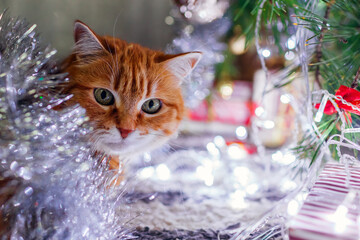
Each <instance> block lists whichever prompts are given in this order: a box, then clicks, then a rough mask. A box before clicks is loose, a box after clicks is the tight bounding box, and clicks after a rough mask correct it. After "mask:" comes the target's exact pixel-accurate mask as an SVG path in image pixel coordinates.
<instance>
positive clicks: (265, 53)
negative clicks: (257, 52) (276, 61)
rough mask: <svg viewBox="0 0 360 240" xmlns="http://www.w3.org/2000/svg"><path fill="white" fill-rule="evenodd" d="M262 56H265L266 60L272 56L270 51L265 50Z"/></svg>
mask: <svg viewBox="0 0 360 240" xmlns="http://www.w3.org/2000/svg"><path fill="white" fill-rule="evenodd" d="M261 54H262V55H263V56H264V58H268V57H270V56H271V52H270V50H269V49H264V50H262V51H261Z"/></svg>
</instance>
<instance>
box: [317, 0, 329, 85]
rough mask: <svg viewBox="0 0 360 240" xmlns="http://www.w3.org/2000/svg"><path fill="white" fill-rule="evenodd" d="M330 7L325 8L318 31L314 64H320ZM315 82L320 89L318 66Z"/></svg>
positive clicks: (318, 66) (318, 67)
mask: <svg viewBox="0 0 360 240" xmlns="http://www.w3.org/2000/svg"><path fill="white" fill-rule="evenodd" d="M330 7H331V4H330V3H328V4H327V7H326V11H325V15H324V21H323V23H322V28H321V30H320V36H319V43H318V45H317V46H316V50H315V51H316V62H320V61H321V58H322V51H321V47H322V42H323V39H324V32H325V30H327V26H326V24H327V21H326V20H327V19H328V17H329V13H330ZM315 81H316V83H317V84H318V86H319V87H320V88H322V85H321V82H320V65H317V66H316V69H315Z"/></svg>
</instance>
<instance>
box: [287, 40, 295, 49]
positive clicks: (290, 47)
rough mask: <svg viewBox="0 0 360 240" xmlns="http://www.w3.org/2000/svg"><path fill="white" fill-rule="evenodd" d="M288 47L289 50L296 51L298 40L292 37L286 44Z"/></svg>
mask: <svg viewBox="0 0 360 240" xmlns="http://www.w3.org/2000/svg"><path fill="white" fill-rule="evenodd" d="M286 47H287V48H288V49H294V48H295V47H296V39H295V37H290V38H289V39H288V40H287V42H286Z"/></svg>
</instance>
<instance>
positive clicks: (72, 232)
mask: <svg viewBox="0 0 360 240" xmlns="http://www.w3.org/2000/svg"><path fill="white" fill-rule="evenodd" d="M35 28H36V26H35V25H29V24H28V23H27V22H25V21H24V20H19V19H13V18H10V17H8V16H7V14H5V13H3V14H2V15H1V16H0V59H1V60H0V162H1V164H0V204H2V205H1V209H0V211H1V214H0V216H1V218H2V219H1V220H2V221H3V222H5V223H6V224H5V225H3V226H0V236H1V237H0V239H95V238H96V239H118V238H120V237H122V238H126V233H125V232H124V231H123V230H122V226H123V225H122V223H123V222H124V219H123V218H120V217H119V216H117V215H116V214H115V207H118V205H117V203H118V199H120V198H121V193H122V190H121V187H118V188H114V189H111V190H109V188H106V187H105V185H106V183H107V182H110V181H112V179H111V178H110V176H107V175H106V171H105V169H106V164H105V162H106V157H105V158H104V157H103V156H99V157H92V153H91V151H90V148H89V144H88V142H87V139H86V134H87V133H88V131H90V130H91V127H90V126H88V124H87V123H86V120H87V118H86V117H85V111H84V110H83V109H82V108H80V107H78V106H75V107H71V108H65V109H63V110H61V111H55V110H53V107H54V106H56V105H58V104H59V103H61V102H62V101H64V100H66V99H67V98H68V97H71V96H59V95H56V94H55V91H53V89H54V87H55V85H56V84H58V83H60V82H63V81H66V79H65V75H64V74H55V72H56V69H55V67H54V66H55V65H54V61H53V60H52V59H53V55H54V54H55V52H56V51H55V50H53V49H51V48H50V47H44V46H43V44H42V43H41V41H40V40H39V37H38V35H37V34H36V32H35ZM102 158H104V159H103V161H100V160H101V159H102ZM124 218H125V217H124ZM1 224H2V223H0V225H1ZM6 227H7V228H6Z"/></svg>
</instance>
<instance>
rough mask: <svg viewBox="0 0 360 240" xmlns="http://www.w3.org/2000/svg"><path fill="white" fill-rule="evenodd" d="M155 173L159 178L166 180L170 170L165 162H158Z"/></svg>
mask: <svg viewBox="0 0 360 240" xmlns="http://www.w3.org/2000/svg"><path fill="white" fill-rule="evenodd" d="M156 175H157V176H158V178H159V179H160V180H168V179H169V178H170V175H171V172H170V170H169V168H168V167H167V166H166V165H165V164H163V163H162V164H160V165H159V166H157V167H156Z"/></svg>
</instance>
